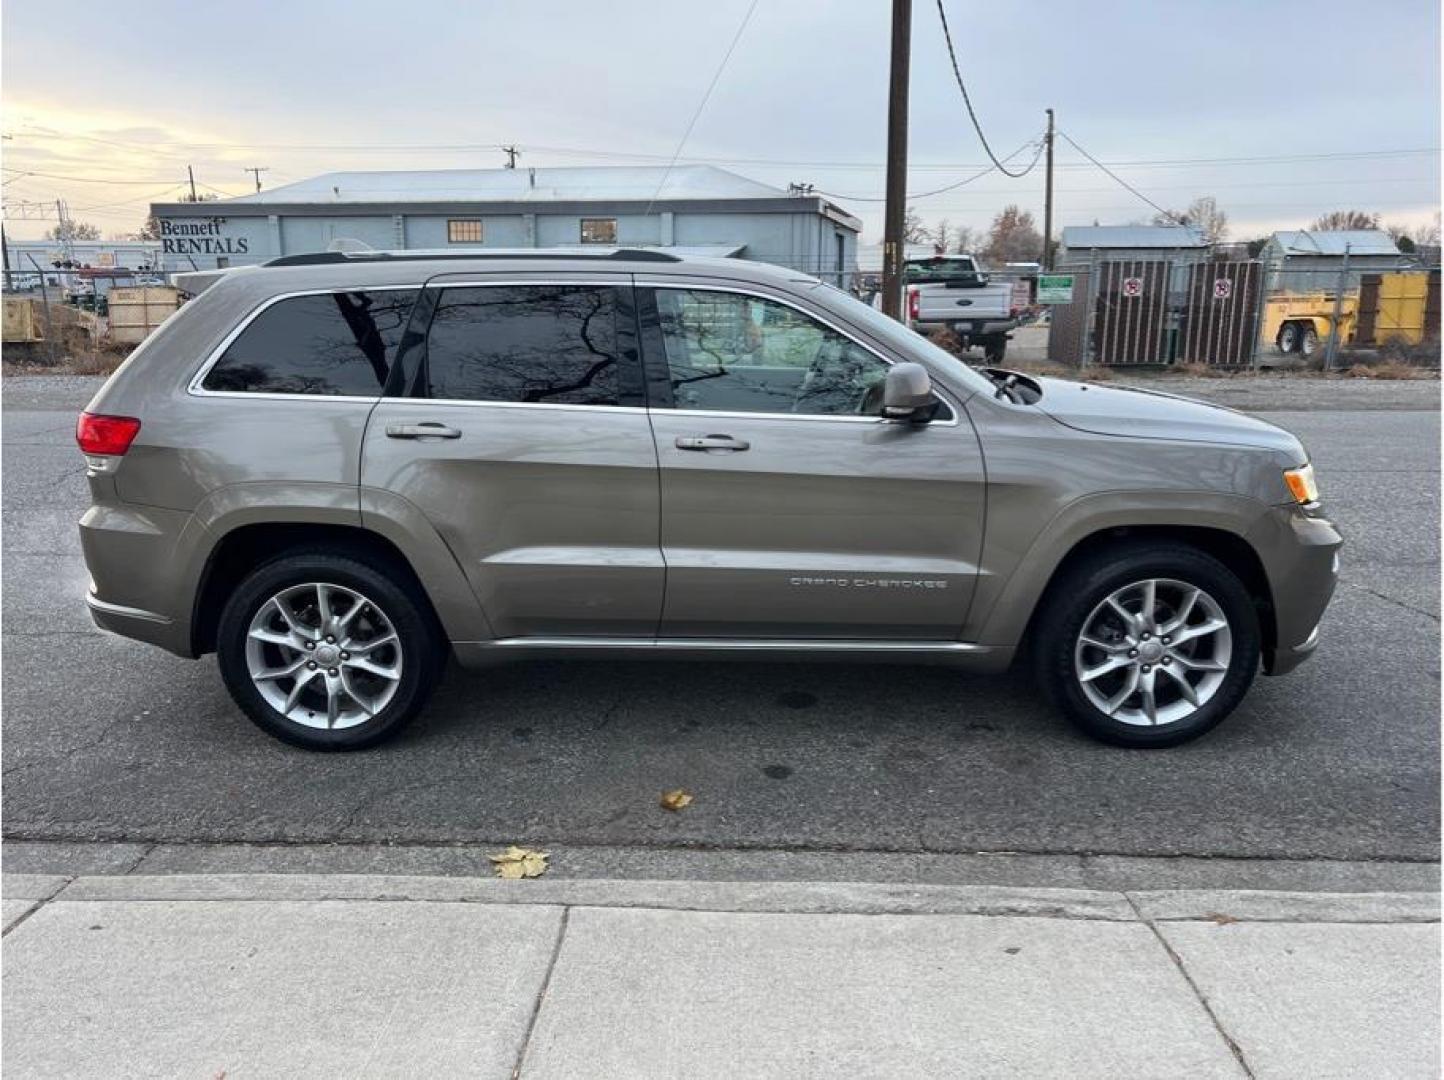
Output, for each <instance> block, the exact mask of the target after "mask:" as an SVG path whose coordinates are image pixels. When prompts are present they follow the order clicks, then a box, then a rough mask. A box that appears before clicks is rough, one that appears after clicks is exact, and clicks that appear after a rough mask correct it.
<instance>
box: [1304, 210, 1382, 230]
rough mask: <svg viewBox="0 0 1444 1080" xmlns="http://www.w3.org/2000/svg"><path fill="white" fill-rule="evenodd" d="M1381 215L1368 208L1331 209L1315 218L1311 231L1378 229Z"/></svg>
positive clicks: (1310, 227)
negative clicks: (1369, 210)
mask: <svg viewBox="0 0 1444 1080" xmlns="http://www.w3.org/2000/svg"><path fill="white" fill-rule="evenodd" d="M1378 227H1379V215H1378V214H1371V213H1369V212H1368V211H1367V210H1330V211H1329V212H1328V213H1327V214H1324V215H1323V216H1322V217H1318V218H1315V219H1314V223H1313V224H1312V225H1310V226H1309V230H1310V231H1311V232H1342V231H1344V230H1347V229H1377V228H1378Z"/></svg>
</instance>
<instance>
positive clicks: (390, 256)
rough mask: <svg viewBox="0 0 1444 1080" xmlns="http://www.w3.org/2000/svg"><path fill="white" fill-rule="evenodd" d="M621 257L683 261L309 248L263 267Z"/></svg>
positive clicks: (616, 253)
mask: <svg viewBox="0 0 1444 1080" xmlns="http://www.w3.org/2000/svg"><path fill="white" fill-rule="evenodd" d="M547 258H553V259H618V260H621V261H624V262H681V261H682V259H681V257H680V256H678V255H673V254H671V253H670V252H666V251H658V250H656V249H655V248H616V249H615V250H611V251H607V252H605V253H603V252H600V251H598V252H591V251H558V250H555V249H546V248H537V249H535V250H532V251H525V250H523V251H516V250H511V251H495V250H493V251H487V250H485V249H480V250H476V249H473V250H471V251H439V252H438V251H305V252H300V253H298V254H295V255H279V256H277V257H276V258H274V259H268V260H267V261H266V262H264V263H262V264H261V265H262V266H334V265H336V264H338V263H349V262H391V261H395V262H432V261H436V260H441V259H472V260H475V259H547Z"/></svg>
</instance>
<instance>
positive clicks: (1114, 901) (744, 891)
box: [0, 874, 1440, 924]
mask: <svg viewBox="0 0 1444 1080" xmlns="http://www.w3.org/2000/svg"><path fill="white" fill-rule="evenodd" d="M0 889H3V893H4V896H5V898H6V899H27V900H36V901H47V900H48V901H51V902H62V903H75V902H80V903H105V902H110V903H127V902H157V901H159V902H181V903H185V902H213V901H253V902H254V901H259V902H296V901H299V902H313V903H314V902H327V901H330V902H335V901H342V902H390V903H397V902H415V903H473V904H521V905H539V906H558V907H612V908H615V907H626V908H661V909H668V910H675V911H724V912H754V913H767V914H854V915H977V916H1003V917H1010V916H1011V917H1016V916H1025V917H1033V918H1053V919H1086V920H1094V921H1104V922H1155V921H1212V922H1215V923H1221V924H1222V923H1230V922H1314V923H1432V922H1438V921H1439V919H1440V903H1439V895H1438V894H1437V893H1424V892H1377V893H1300V892H1267V891H1252V890H1166V891H1142V892H1109V891H1101V890H1089V889H1030V888H1017V887H1010V886H993V885H888V884H866V883H855V882H843V883H832V882H747V881H701V882H691V881H616V880H602V879H595V880H575V879H556V880H545V879H532V880H524V881H502V880H499V879H494V878H462V877H423V876H389V875H365V874H355V875H352V874H325V875H321V874H200V875H191V874H167V875H157V876H148V875H132V876H120V877H115V876H112V877H78V878H63V877H56V876H53V875H26V874H10V875H5V877H4V878H3V883H0Z"/></svg>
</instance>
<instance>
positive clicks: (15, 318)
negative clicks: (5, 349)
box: [4, 297, 44, 343]
mask: <svg viewBox="0 0 1444 1080" xmlns="http://www.w3.org/2000/svg"><path fill="white" fill-rule="evenodd" d="M4 320H5V321H4V340H5V341H8V342H12V343H15V342H22V341H41V340H43V338H44V335H43V334H42V333H41V332H40V320H39V319H37V318H36V317H35V302H34V301H33V300H29V299H18V298H10V297H7V298H6V299H5V312H4Z"/></svg>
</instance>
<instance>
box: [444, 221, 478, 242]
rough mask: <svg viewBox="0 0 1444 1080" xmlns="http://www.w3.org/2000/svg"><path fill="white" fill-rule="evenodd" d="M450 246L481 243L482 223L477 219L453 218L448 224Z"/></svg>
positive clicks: (447, 234)
mask: <svg viewBox="0 0 1444 1080" xmlns="http://www.w3.org/2000/svg"><path fill="white" fill-rule="evenodd" d="M446 242H447V243H448V244H479V243H481V221H480V220H479V219H477V218H452V219H451V220H450V221H448V222H447V223H446Z"/></svg>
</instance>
